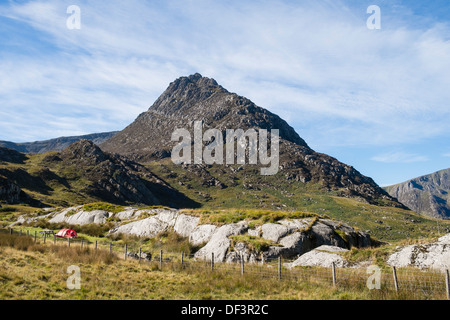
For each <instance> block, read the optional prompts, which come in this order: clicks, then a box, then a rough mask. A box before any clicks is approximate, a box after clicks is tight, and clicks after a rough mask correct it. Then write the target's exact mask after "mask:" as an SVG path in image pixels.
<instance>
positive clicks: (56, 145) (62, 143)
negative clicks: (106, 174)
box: [0, 131, 117, 153]
mask: <svg viewBox="0 0 450 320" xmlns="http://www.w3.org/2000/svg"><path fill="white" fill-rule="evenodd" d="M116 133H117V131H113V132H104V133H93V134H88V135H84V136H73V137H60V138H55V139H50V140H44V141H35V142H23V143H14V142H10V141H0V146H3V147H6V148H10V149H14V150H16V151H18V152H23V153H45V152H49V151H61V150H63V149H65V148H67V147H68V146H69V145H71V144H72V143H74V142H77V141H79V140H83V139H85V140H90V141H92V142H94V143H95V144H100V143H102V142H104V141H106V140H108V139H109V138H111V137H113V136H114V135H115V134H116Z"/></svg>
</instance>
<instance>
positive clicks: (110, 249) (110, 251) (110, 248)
mask: <svg viewBox="0 0 450 320" xmlns="http://www.w3.org/2000/svg"><path fill="white" fill-rule="evenodd" d="M111 253H112V247H111V242H110V243H109V254H111Z"/></svg>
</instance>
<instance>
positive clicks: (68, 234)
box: [56, 229, 78, 238]
mask: <svg viewBox="0 0 450 320" xmlns="http://www.w3.org/2000/svg"><path fill="white" fill-rule="evenodd" d="M56 236H57V237H59V238H76V237H78V235H77V232H76V231H75V230H72V229H61V230H59V232H58V233H57V234H56Z"/></svg>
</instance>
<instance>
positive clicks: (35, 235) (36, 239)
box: [34, 231, 37, 243]
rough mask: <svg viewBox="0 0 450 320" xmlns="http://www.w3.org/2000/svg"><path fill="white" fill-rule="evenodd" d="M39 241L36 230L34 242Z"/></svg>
mask: <svg viewBox="0 0 450 320" xmlns="http://www.w3.org/2000/svg"><path fill="white" fill-rule="evenodd" d="M36 242H37V231H35V232H34V243H36Z"/></svg>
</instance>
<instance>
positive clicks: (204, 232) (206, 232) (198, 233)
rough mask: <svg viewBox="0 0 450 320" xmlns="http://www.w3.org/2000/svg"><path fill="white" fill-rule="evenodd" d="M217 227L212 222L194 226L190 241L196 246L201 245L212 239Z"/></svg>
mask: <svg viewBox="0 0 450 320" xmlns="http://www.w3.org/2000/svg"><path fill="white" fill-rule="evenodd" d="M216 229H217V227H216V226H215V225H212V224H202V225H199V226H197V227H196V228H194V229H193V230H192V232H191V234H190V235H189V242H190V243H191V244H193V245H194V246H199V245H202V244H204V243H207V242H208V241H209V240H211V237H212V236H213V234H214V232H215V231H216Z"/></svg>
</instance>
